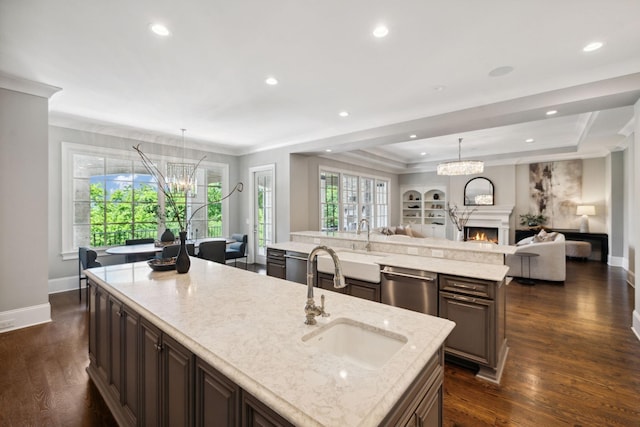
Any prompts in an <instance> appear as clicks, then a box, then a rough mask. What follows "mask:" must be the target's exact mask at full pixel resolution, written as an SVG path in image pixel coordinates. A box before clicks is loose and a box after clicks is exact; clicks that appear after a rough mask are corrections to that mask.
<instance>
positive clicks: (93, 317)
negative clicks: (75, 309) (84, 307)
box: [89, 283, 98, 365]
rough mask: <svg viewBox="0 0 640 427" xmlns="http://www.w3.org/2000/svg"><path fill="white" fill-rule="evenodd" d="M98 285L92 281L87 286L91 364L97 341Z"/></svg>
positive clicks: (94, 362) (94, 355)
mask: <svg viewBox="0 0 640 427" xmlns="http://www.w3.org/2000/svg"><path fill="white" fill-rule="evenodd" d="M97 290H98V287H97V286H96V285H94V284H93V283H92V284H91V286H89V360H90V362H91V364H93V365H95V364H96V353H97V349H96V347H97V342H96V333H97V331H98V324H97V321H98V319H97V314H98V298H97Z"/></svg>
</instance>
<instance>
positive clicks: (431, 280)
mask: <svg viewBox="0 0 640 427" xmlns="http://www.w3.org/2000/svg"><path fill="white" fill-rule="evenodd" d="M382 273H383V274H387V275H389V276H398V277H408V278H410V279H419V280H425V281H427V282H433V281H434V280H436V278H435V277H428V276H416V275H414V274H407V273H399V272H397V271H389V270H387V269H386V268H384V269H383V270H382Z"/></svg>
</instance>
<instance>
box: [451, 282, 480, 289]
mask: <svg viewBox="0 0 640 427" xmlns="http://www.w3.org/2000/svg"><path fill="white" fill-rule="evenodd" d="M451 286H454V287H456V288H464V289H472V290H474V291H475V290H477V289H478V288H477V287H476V286H474V285H463V284H462V283H457V282H451Z"/></svg>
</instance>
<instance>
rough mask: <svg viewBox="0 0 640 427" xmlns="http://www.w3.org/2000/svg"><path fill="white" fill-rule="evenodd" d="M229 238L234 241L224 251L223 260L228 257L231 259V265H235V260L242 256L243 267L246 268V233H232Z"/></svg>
mask: <svg viewBox="0 0 640 427" xmlns="http://www.w3.org/2000/svg"><path fill="white" fill-rule="evenodd" d="M231 238H232V239H233V240H235V243H231V244H230V245H229V249H227V251H226V253H225V261H226V260H228V259H232V260H233V265H234V266H236V261H237V260H238V259H239V258H244V268H245V269H246V268H247V235H246V234H232V235H231Z"/></svg>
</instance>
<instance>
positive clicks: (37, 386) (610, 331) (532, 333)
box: [0, 261, 640, 427]
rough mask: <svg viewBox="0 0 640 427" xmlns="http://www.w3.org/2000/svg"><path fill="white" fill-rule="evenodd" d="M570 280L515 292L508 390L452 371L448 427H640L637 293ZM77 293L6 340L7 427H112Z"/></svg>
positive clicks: (0, 386) (597, 267)
mask: <svg viewBox="0 0 640 427" xmlns="http://www.w3.org/2000/svg"><path fill="white" fill-rule="evenodd" d="M248 269H249V270H252V271H256V272H258V273H261V274H264V267H261V266H255V265H254V266H252V265H249V266H248ZM567 275H568V279H567V281H566V283H565V285H564V286H559V285H555V284H546V283H538V284H537V285H536V286H523V285H520V284H518V283H516V282H512V284H510V285H509V287H508V292H507V294H508V297H507V320H508V326H507V336H508V340H509V347H510V351H509V356H508V359H507V364H506V367H505V371H504V374H503V377H502V384H501V385H500V386H496V385H493V384H490V383H487V382H482V381H479V380H477V379H476V378H475V377H474V372H473V371H472V370H470V369H467V368H462V367H458V366H456V365H452V364H447V365H446V370H445V387H444V389H445V398H444V425H445V426H474V427H475V426H640V357H638V356H639V355H640V342H639V341H638V339H637V338H636V337H635V335H634V334H633V332H632V331H631V329H630V323H631V313H632V310H633V294H634V293H633V292H634V290H633V288H631V287H629V286H628V285H627V284H626V283H625V273H624V271H623V270H622V269H620V268H609V267H607V266H606V265H605V264H602V263H599V262H593V261H592V262H577V261H568V262H567ZM76 292H77V291H71V292H65V293H60V294H54V295H51V296H50V302H51V307H52V318H53V321H52V322H51V323H48V324H45V325H39V326H33V327H31V328H25V329H22V330H18V331H13V332H7V333H4V334H0V426H44V425H46V426H110V425H114V424H115V422H114V420H113V418H112V417H111V414H110V413H109V410H108V409H107V408H106V406H105V404H104V402H103V400H102V398H101V397H100V396H99V394H98V393H97V391H96V389H95V388H94V387H93V385H92V384H91V382H90V381H89V379H88V376H87V373H86V371H85V368H86V367H87V365H88V355H87V314H86V311H85V306H84V300H83V302H82V304H78V299H77V298H78V295H77V293H76ZM83 298H84V296H83Z"/></svg>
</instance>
